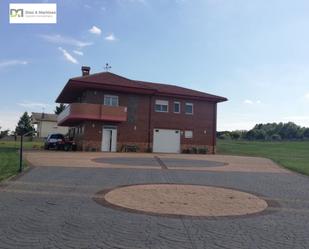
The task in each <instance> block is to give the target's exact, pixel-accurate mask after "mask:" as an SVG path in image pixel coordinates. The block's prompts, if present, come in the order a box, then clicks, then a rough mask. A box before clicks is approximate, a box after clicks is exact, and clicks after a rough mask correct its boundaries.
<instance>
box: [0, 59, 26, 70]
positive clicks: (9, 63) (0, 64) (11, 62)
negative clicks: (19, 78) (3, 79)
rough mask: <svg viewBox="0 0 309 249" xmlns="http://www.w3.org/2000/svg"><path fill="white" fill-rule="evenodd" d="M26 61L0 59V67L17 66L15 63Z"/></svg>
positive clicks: (19, 63)
mask: <svg viewBox="0 0 309 249" xmlns="http://www.w3.org/2000/svg"><path fill="white" fill-rule="evenodd" d="M27 64H28V61H22V60H7V61H1V62H0V68H3V67H10V66H17V65H27Z"/></svg>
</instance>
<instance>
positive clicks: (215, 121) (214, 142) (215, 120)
mask: <svg viewBox="0 0 309 249" xmlns="http://www.w3.org/2000/svg"><path fill="white" fill-rule="evenodd" d="M216 135H217V103H214V127H213V133H212V139H213V140H212V141H213V142H212V146H213V150H212V153H213V154H216V137H217V136H216Z"/></svg>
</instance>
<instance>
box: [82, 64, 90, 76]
mask: <svg viewBox="0 0 309 249" xmlns="http://www.w3.org/2000/svg"><path fill="white" fill-rule="evenodd" d="M82 73H83V76H86V75H89V74H90V67H86V66H82Z"/></svg>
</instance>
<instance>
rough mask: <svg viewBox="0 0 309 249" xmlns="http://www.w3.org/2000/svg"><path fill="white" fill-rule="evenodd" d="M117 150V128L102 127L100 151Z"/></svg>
mask: <svg viewBox="0 0 309 249" xmlns="http://www.w3.org/2000/svg"><path fill="white" fill-rule="evenodd" d="M116 150H117V128H116V127H103V132H102V151H111V152H116Z"/></svg>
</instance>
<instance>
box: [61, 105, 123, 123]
mask: <svg viewBox="0 0 309 249" xmlns="http://www.w3.org/2000/svg"><path fill="white" fill-rule="evenodd" d="M85 120H95V121H112V122H123V121H126V120H127V108H126V107H124V106H107V105H100V104H88V103H72V104H70V105H68V106H67V107H66V108H65V109H64V110H63V111H62V112H61V113H60V114H59V115H58V119H57V121H58V125H60V126H74V125H75V124H76V123H78V122H81V121H85Z"/></svg>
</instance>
